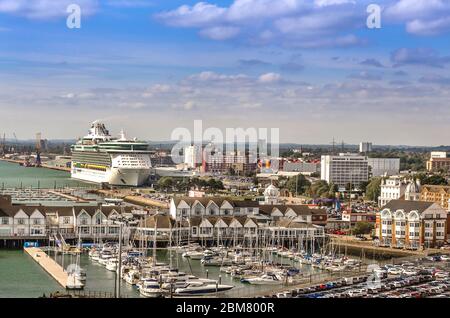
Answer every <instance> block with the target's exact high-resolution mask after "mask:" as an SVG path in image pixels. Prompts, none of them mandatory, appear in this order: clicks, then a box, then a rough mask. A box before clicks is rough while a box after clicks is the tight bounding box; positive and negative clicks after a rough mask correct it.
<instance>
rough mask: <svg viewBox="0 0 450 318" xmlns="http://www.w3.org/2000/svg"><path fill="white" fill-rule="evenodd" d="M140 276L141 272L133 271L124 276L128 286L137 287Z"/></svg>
mask: <svg viewBox="0 0 450 318" xmlns="http://www.w3.org/2000/svg"><path fill="white" fill-rule="evenodd" d="M139 276H140V275H139V271H137V270H134V269H132V270H129V271H128V272H127V273H125V274H124V280H125V282H126V283H127V284H130V285H136V284H137V283H138V282H139Z"/></svg>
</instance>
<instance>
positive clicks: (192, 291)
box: [174, 282, 234, 296]
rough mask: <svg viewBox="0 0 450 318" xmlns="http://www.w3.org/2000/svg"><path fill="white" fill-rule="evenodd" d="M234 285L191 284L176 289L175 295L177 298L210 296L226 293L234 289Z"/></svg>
mask: <svg viewBox="0 0 450 318" xmlns="http://www.w3.org/2000/svg"><path fill="white" fill-rule="evenodd" d="M233 287H234V286H232V285H223V284H217V283H216V284H209V283H201V282H198V283H197V282H189V283H186V285H185V286H184V287H180V288H177V289H175V293H174V294H175V295H177V296H189V295H208V294H213V293H218V292H224V291H227V290H230V289H232V288H233Z"/></svg>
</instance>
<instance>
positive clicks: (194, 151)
mask: <svg viewBox="0 0 450 318" xmlns="http://www.w3.org/2000/svg"><path fill="white" fill-rule="evenodd" d="M184 163H185V164H186V165H187V167H188V168H197V167H198V166H201V164H202V148H201V147H200V146H197V145H191V146H188V147H185V148H184Z"/></svg>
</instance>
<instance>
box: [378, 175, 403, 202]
mask: <svg viewBox="0 0 450 318" xmlns="http://www.w3.org/2000/svg"><path fill="white" fill-rule="evenodd" d="M406 186H407V182H406V181H405V179H404V178H403V177H400V176H393V177H390V178H388V179H383V180H382V181H381V186H380V188H381V191H380V196H379V197H378V206H380V207H382V206H385V205H386V204H387V203H388V202H389V201H391V200H397V199H400V198H401V197H402V196H403V195H404V194H405V190H406Z"/></svg>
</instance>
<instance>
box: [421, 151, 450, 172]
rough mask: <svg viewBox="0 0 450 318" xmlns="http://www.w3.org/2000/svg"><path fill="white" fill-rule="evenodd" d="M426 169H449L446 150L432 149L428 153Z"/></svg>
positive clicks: (449, 162) (449, 163)
mask: <svg viewBox="0 0 450 318" xmlns="http://www.w3.org/2000/svg"><path fill="white" fill-rule="evenodd" d="M426 168H427V170H428V171H438V170H449V169H450V158H449V157H448V154H447V152H444V151H433V152H431V154H430V159H429V160H428V161H427V163H426Z"/></svg>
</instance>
